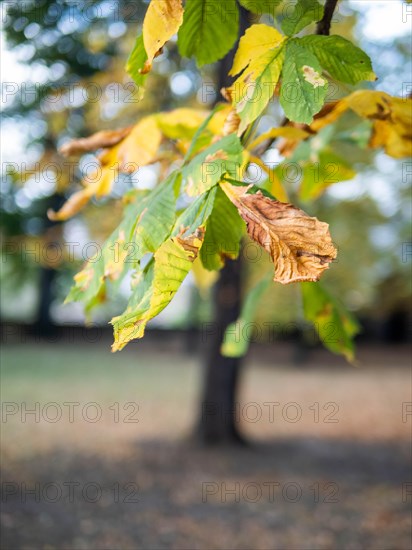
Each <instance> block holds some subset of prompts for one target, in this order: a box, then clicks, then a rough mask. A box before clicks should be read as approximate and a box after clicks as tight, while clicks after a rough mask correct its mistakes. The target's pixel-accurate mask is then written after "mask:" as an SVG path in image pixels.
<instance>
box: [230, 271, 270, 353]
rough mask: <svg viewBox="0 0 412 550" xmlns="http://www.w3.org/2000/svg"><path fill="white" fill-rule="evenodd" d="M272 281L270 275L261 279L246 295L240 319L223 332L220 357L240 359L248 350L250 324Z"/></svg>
mask: <svg viewBox="0 0 412 550" xmlns="http://www.w3.org/2000/svg"><path fill="white" fill-rule="evenodd" d="M271 281H272V273H271V272H269V273H268V274H267V275H266V277H264V278H263V279H261V280H260V281H259V282H258V284H257V285H255V286H254V287H253V288H252V290H251V291H250V292H249V293H248V295H247V297H246V300H245V302H244V304H243V306H242V311H241V313H240V317H239V318H238V319H237V321H235V322H234V323H231V324H230V325H229V326H228V327H227V329H226V332H225V335H224V338H223V343H222V347H221V353H222V355H224V356H226V357H242V356H243V355H245V354H246V352H247V350H248V348H249V337H250V324H251V323H252V322H253V319H254V317H255V314H256V310H257V307H258V305H259V300H260V298H261V297H262V295H263V293H264V292H265V290H266V289H267V287H268V286H269V284H270V283H271Z"/></svg>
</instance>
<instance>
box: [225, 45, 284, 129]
mask: <svg viewBox="0 0 412 550" xmlns="http://www.w3.org/2000/svg"><path fill="white" fill-rule="evenodd" d="M283 61H284V47H283V45H281V46H279V47H277V48H273V49H271V50H268V51H267V52H266V53H265V54H263V55H261V56H260V57H258V58H257V59H254V60H253V61H252V62H251V63H250V65H249V67H248V68H247V69H246V70H245V71H244V73H243V74H242V76H241V77H240V78H238V80H237V81H236V82H235V84H234V86H233V98H234V102H235V104H236V111H237V113H238V115H239V116H240V120H241V123H240V125H239V133H242V132H243V131H244V130H246V128H247V127H248V126H249V124H251V123H252V122H254V121H255V120H256V119H257V117H258V116H259V115H260V114H261V113H262V112H263V111H264V109H265V108H266V106H267V104H268V103H269V101H270V99H271V98H272V97H273V94H274V92H275V88H276V84H277V83H278V80H279V77H280V73H281V70H282V65H283Z"/></svg>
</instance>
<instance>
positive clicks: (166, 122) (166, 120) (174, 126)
mask: <svg viewBox="0 0 412 550" xmlns="http://www.w3.org/2000/svg"><path fill="white" fill-rule="evenodd" d="M208 114H209V111H204V110H200V109H189V108H187V107H183V108H181V109H174V110H173V111H169V112H167V113H159V114H158V115H156V120H157V123H158V125H159V127H160V129H161V130H162V132H163V133H164V134H165V135H166V136H167V137H168V138H170V139H185V138H187V139H191V137H192V136H193V134H194V132H195V131H196V130H197V128H198V127H199V126H200V125H201V124H202V122H203V121H204V120H205V118H206V117H207V116H208Z"/></svg>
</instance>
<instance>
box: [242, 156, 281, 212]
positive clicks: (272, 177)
mask: <svg viewBox="0 0 412 550" xmlns="http://www.w3.org/2000/svg"><path fill="white" fill-rule="evenodd" d="M250 162H254V163H255V164H257V165H258V166H260V168H262V170H263V171H264V172H266V174H267V175H268V177H269V181H270V192H271V194H272V195H274V196H275V197H276V198H277V199H278V200H279V201H282V202H288V200H289V197H288V194H287V192H286V189H285V188H284V187H283V184H282V182H281V181H280V179H279V177H278V175H277V174H276V172H275V170H273V168H269V166H266V164H265V163H264V162H263V161H262V160H261V159H260V158H258V157H254V156H251V157H250Z"/></svg>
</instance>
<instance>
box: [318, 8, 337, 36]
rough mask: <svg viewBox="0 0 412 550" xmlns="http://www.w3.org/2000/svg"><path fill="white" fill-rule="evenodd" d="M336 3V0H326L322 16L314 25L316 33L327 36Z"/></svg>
mask: <svg viewBox="0 0 412 550" xmlns="http://www.w3.org/2000/svg"><path fill="white" fill-rule="evenodd" d="M337 3H338V0H326V4H325V10H324V12H323V17H322V19H321V20H320V21H319V22H318V25H317V27H316V34H322V35H324V36H327V35H328V34H329V32H330V26H331V23H332V17H333V14H334V12H335V9H336V5H337Z"/></svg>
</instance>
